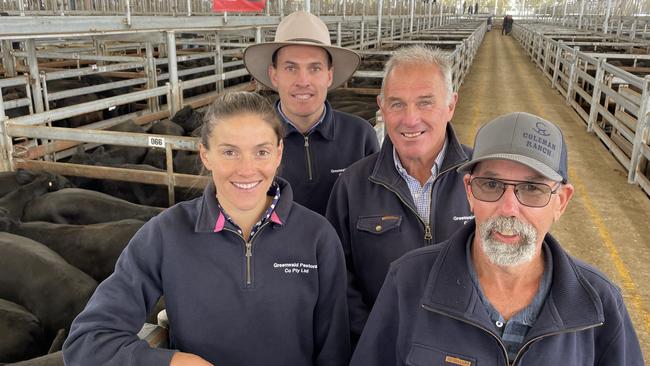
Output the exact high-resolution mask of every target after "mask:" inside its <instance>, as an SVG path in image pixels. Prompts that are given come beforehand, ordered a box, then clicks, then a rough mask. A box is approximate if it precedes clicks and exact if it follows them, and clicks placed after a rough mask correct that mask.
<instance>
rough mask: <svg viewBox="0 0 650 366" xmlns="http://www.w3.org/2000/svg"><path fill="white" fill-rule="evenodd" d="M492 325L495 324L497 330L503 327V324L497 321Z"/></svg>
mask: <svg viewBox="0 0 650 366" xmlns="http://www.w3.org/2000/svg"><path fill="white" fill-rule="evenodd" d="M494 324H496V326H497V328H501V327H502V326H503V323H502V322H500V321H498V320H497V322H496V323H494Z"/></svg>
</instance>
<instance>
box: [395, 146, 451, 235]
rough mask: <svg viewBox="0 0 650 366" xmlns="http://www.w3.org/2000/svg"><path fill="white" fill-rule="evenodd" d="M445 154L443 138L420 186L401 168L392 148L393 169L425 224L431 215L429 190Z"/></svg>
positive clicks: (445, 148)
mask: <svg viewBox="0 0 650 366" xmlns="http://www.w3.org/2000/svg"><path fill="white" fill-rule="evenodd" d="M446 152H447V139H446V138H445V144H444V145H442V149H440V153H438V156H437V157H436V160H435V162H434V164H433V166H432V167H431V176H430V177H429V179H427V181H426V182H425V183H424V185H423V186H422V185H420V182H419V181H418V180H417V179H415V178H413V177H412V176H410V175H409V173H408V172H407V171H406V169H404V166H402V162H401V161H400V160H399V156H397V150H395V147H393V160H394V161H395V169H397V172H398V173H399V175H400V176H401V177H402V179H404V181H405V182H406V185H407V186H408V187H409V191H411V197H412V198H413V202H414V203H415V207H416V208H417V209H418V215H420V218H421V219H422V221H424V222H425V223H428V222H429V215H430V214H431V188H432V187H433V180H434V179H436V177H437V176H438V173H440V167H441V166H442V161H443V160H444V159H445V153H446Z"/></svg>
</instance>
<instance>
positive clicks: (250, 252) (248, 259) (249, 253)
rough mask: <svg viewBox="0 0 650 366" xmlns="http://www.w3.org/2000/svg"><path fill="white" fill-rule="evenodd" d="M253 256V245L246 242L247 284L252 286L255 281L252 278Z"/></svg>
mask: <svg viewBox="0 0 650 366" xmlns="http://www.w3.org/2000/svg"><path fill="white" fill-rule="evenodd" d="M252 256H253V243H251V242H250V241H247V242H246V284H247V285H250V284H251V283H252V282H253V280H252V276H251V257H252Z"/></svg>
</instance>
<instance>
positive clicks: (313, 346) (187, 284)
mask: <svg viewBox="0 0 650 366" xmlns="http://www.w3.org/2000/svg"><path fill="white" fill-rule="evenodd" d="M278 182H279V183H280V188H281V197H280V201H279V203H278V206H277V207H276V209H275V214H277V219H274V220H270V221H268V222H267V223H266V224H264V226H263V227H262V228H261V229H260V230H259V231H258V232H257V234H255V235H254V236H253V237H252V238H251V240H250V243H251V244H252V248H251V249H252V252H251V253H252V254H251V256H250V259H249V260H247V256H246V245H245V244H246V242H245V240H244V239H243V238H242V237H241V236H240V235H239V234H237V232H236V230H235V228H234V227H233V226H232V224H230V223H229V222H227V221H226V223H225V226H224V227H223V229H222V230H220V231H218V232H215V229H216V227H218V225H217V218H218V217H219V213H220V211H219V210H218V206H217V202H216V199H215V191H214V186H213V185H212V184H211V185H209V186H208V188H206V191H205V192H204V194H203V196H202V197H200V198H197V199H195V200H192V201H187V202H182V203H179V204H177V205H175V206H173V207H171V208H169V209H167V210H165V211H164V212H163V213H161V214H160V215H158V216H156V217H154V218H153V219H151V221H149V222H147V223H146V224H145V225H144V226H143V227H142V229H141V230H140V231H138V232H137V233H136V235H135V236H134V238H133V239H132V240H131V242H130V243H129V245H128V246H127V248H126V249H125V250H124V252H123V253H122V255H121V256H120V258H119V259H118V262H117V265H116V269H115V272H114V273H113V274H112V275H111V276H110V277H109V278H108V279H106V280H105V281H104V282H103V283H101V284H100V286H99V287H98V288H97V291H96V292H95V294H94V295H93V296H92V298H91V299H90V301H89V303H88V305H87V306H86V309H85V310H84V311H83V312H81V314H80V315H79V316H78V317H77V318H76V319H75V321H74V323H73V325H72V327H71V331H70V335H69V337H68V339H67V340H66V342H65V345H64V349H63V355H64V359H65V362H66V365H68V366H74V365H119V366H142V365H168V364H169V362H170V360H171V357H172V356H173V352H175V350H180V351H183V352H189V353H194V354H197V355H199V356H201V357H203V358H205V359H206V360H208V361H210V362H212V363H214V364H215V365H219V366H241V365H278V366H280V365H332V366H334V365H337V366H341V365H346V364H347V362H348V361H349V355H350V344H349V335H348V334H349V328H348V315H347V307H346V298H345V284H346V279H345V264H344V258H343V252H342V250H341V247H340V243H339V240H338V237H337V235H336V232H335V231H334V229H332V227H331V226H330V225H329V223H328V222H327V221H326V220H325V219H324V218H323V217H321V216H319V215H317V214H315V213H313V212H311V211H310V210H307V209H306V208H304V207H302V206H300V205H297V204H295V203H294V202H293V201H292V193H291V188H290V187H289V185H288V184H287V183H286V182H285V181H283V180H281V179H278ZM220 222H223V221H220ZM107 234H110V233H107ZM249 271H250V272H249ZM249 273H250V274H249ZM249 279H250V281H249ZM161 295H164V296H165V303H166V307H167V316H168V318H169V324H170V348H172V349H173V350H167V349H152V348H150V347H149V346H148V344H147V343H146V342H144V341H142V340H139V339H138V337H137V336H136V334H137V332H138V331H139V330H140V328H141V327H142V325H143V323H144V321H145V319H146V316H147V314H148V313H149V311H150V310H151V309H152V308H153V307H154V305H155V304H156V301H157V300H158V298H159V297H160V296H161Z"/></svg>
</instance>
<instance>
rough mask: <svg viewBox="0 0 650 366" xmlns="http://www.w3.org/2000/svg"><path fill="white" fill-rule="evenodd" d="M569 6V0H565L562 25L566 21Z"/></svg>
mask: <svg viewBox="0 0 650 366" xmlns="http://www.w3.org/2000/svg"><path fill="white" fill-rule="evenodd" d="M567 6H569V0H564V13H562V25H565V23H566V8H567Z"/></svg>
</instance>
